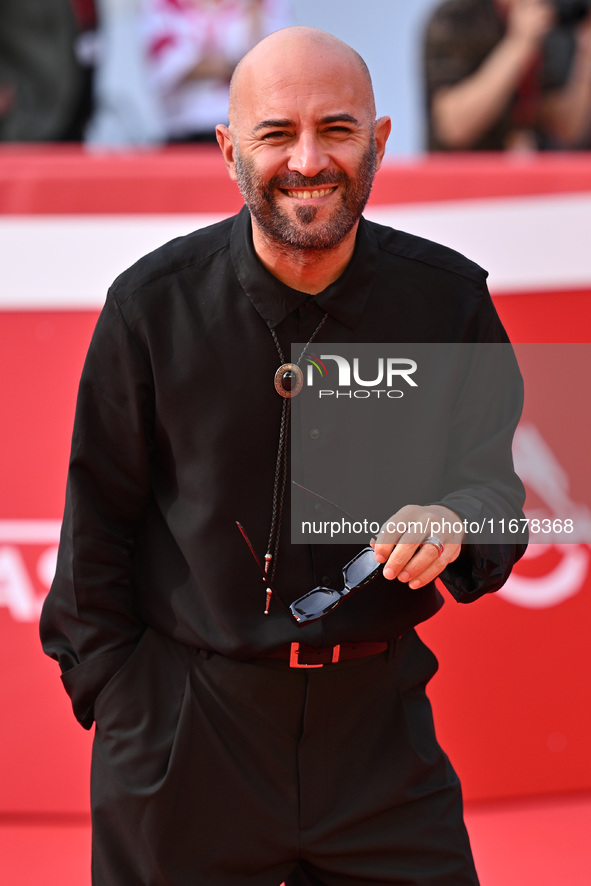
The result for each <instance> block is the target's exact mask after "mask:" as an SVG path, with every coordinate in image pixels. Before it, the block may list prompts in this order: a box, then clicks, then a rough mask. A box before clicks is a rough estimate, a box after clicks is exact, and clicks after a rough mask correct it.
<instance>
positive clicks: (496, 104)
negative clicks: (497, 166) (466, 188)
mask: <svg viewBox="0 0 591 886" xmlns="http://www.w3.org/2000/svg"><path fill="white" fill-rule="evenodd" d="M424 61H425V79H426V90H427V102H428V117H429V145H428V147H429V150H432V151H442V150H481V151H499V150H519V149H521V150H523V149H526V150H528V149H529V150H544V149H545V150H548V149H577V148H588V147H589V146H590V144H591V0H446V2H444V3H442V4H441V5H440V6H438V7H437V8H436V10H435V12H434V13H433V15H432V16H431V18H430V20H429V22H428V25H427V30H426V35H425V59H424Z"/></svg>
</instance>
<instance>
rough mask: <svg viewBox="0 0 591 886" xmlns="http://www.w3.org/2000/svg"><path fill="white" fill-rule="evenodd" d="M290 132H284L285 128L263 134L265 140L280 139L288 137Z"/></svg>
mask: <svg viewBox="0 0 591 886" xmlns="http://www.w3.org/2000/svg"><path fill="white" fill-rule="evenodd" d="M288 137H289V133H287V132H284V131H283V130H280V129H278V130H274V131H273V132H266V133H265V134H264V135H263V141H278V140H279V139H282V138H288Z"/></svg>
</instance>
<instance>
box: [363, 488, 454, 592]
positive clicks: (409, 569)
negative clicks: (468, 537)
mask: <svg viewBox="0 0 591 886" xmlns="http://www.w3.org/2000/svg"><path fill="white" fill-rule="evenodd" d="M454 524H455V526H454ZM460 527H461V531H458V529H459V528H460ZM463 537H464V527H463V524H462V521H461V519H460V517H458V515H457V514H456V513H454V511H451V510H450V509H449V508H445V507H443V506H442V505H427V506H425V507H423V506H421V505H406V506H405V507H403V508H401V509H400V510H399V511H397V512H396V513H395V514H394V515H393V516H392V517H390V519H389V520H387V521H386V523H384V525H383V526H382V528H381V530H380V533H379V535H378V537H377V539H376V541H375V544H374V550H375V555H376V560H377V561H378V562H379V563H384V578H387V579H390V580H392V579H394V578H398V580H399V581H403V582H408V586H409V587H410V588H422V587H423V586H424V585H426V584H428V583H429V582H430V581H433V579H434V578H436V577H437V576H438V575H439V573H440V572H443V570H444V569H445V567H446V566H447V565H448V564H449V563H453V561H454V560H455V559H457V557H458V556H459V554H460V550H461V546H462V539H463ZM430 538H432V539H433V541H429V542H427V539H430ZM436 542H439V544H437V543H436Z"/></svg>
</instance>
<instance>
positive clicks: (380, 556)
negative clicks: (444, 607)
mask: <svg viewBox="0 0 591 886" xmlns="http://www.w3.org/2000/svg"><path fill="white" fill-rule="evenodd" d="M389 129H390V121H389V119H388V118H386V117H380V118H379V119H377V120H376V119H375V108H374V101H373V94H372V89H371V81H370V78H369V74H368V72H367V68H366V67H365V64H364V63H363V61H362V60H361V59H360V57H359V56H358V55H357V53H355V52H354V51H353V50H352V49H351V48H350V47H348V46H346V45H345V44H343V43H341V41H339V40H337V39H335V38H334V37H332V36H330V35H329V34H326V33H324V32H321V31H317V30H315V29H312V28H303V27H297V28H288V29H286V30H283V31H279V32H276V33H275V34H273V35H271V36H270V37H268V38H266V39H265V40H263V41H262V42H261V43H259V44H258V46H256V47H255V48H254V49H253V50H252V51H251V52H250V53H249V54H248V55H247V56H245V58H244V59H243V60H242V62H241V63H240V65H239V66H238V69H237V71H236V73H235V75H234V78H233V82H232V88H231V99H230V109H229V126H227V127H226V126H219V127H218V138H219V142H220V146H221V148H222V151H223V155H224V159H225V162H226V164H227V167H228V170H229V173H230V175H231V177H232V178H233V179H235V180H236V181H237V182H238V184H239V186H240V189H241V191H242V194H243V196H244V199H245V201H246V207H245V208H244V209H243V210H242V212H241V213H240V214H239V215H238V216H237V217H236V218H234V219H229V220H227V221H224V222H221V223H220V224H218V225H214V226H212V227H210V228H207V229H205V230H203V231H198V232H196V233H194V234H190V235H189V236H188V237H185V238H181V239H179V240H176V241H173V242H172V243H170V244H168V245H167V246H165V247H163V248H162V249H160V250H157V251H156V252H155V253H153V254H152V255H150V256H148V257H146V258H145V259H143V260H141V261H140V262H138V263H137V264H136V265H135V266H134V267H133V268H132V269H130V270H129V271H127V272H126V273H124V274H123V275H122V276H121V277H120V278H119V279H118V280H117V281H116V282H115V284H114V285H113V287H112V288H111V290H110V292H109V296H108V298H107V303H106V305H105V308H104V310H103V312H102V314H101V317H100V318H99V321H98V324H97V328H96V332H95V335H94V337H93V341H92V343H91V346H90V349H89V353H88V357H87V361H86V364H85V368H84V372H83V377H82V381H81V387H80V393H79V399H78V406H77V413H76V422H75V430H74V437H73V445H72V457H71V463H70V471H69V480H68V493H67V503H66V514H65V518H64V525H63V531H62V538H61V543H60V554H59V558H58V567H57V573H56V577H55V581H54V584H53V586H52V589H51V591H50V594H49V597H48V599H47V602H46V605H45V608H44V612H43V617H42V625H41V633H42V637H43V642H44V646H45V650H46V651H47V652H48V654H50V655H52V656H53V657H54V658H56V659H58V660H59V662H60V665H61V668H62V672H63V677H62V679H63V681H64V684H65V686H66V689H67V690H68V692H69V693H70V695H71V698H72V702H73V706H74V710H75V712H76V715H77V716H78V719H79V720H80V721H81V722H82V723H83V725H85V726H86V727H87V728H89V727H90V726H91V724H92V722H93V721H96V733H95V741H94V750H93V763H92V810H93V882H94V884H95V886H107V884H109V886H114V884H118V886H140V884H147V883H158V884H167V886H189V884H190V886H197V884H209V883H215V884H219V886H238V884H246V883H250V884H256V886H265V884H269V886H279V884H280V883H281V882H282V881H283V880H285V881H286V882H288V883H290V884H292V883H295V882H303V881H302V880H300V879H297V878H299V877H307V878H308V879H307V880H306V881H305V882H308V883H312V884H327V886H328V884H331V886H337V884H338V886H343V884H353V883H357V884H365V883H370V882H384V883H386V882H388V883H394V882H399V883H402V882H404V883H413V884H414V883H416V884H419V883H420V884H437V886H445V884H447V886H462V884H475V883H477V882H478V881H477V877H476V873H475V871H474V866H473V862H472V858H471V853H470V847H469V843H468V838H467V835H466V832H465V828H464V825H463V821H462V809H461V796H460V789H459V783H458V779H457V776H456V775H455V773H454V771H453V769H452V768H451V766H450V764H449V761H448V760H447V758H446V756H445V755H444V754H443V752H442V751H441V749H440V748H439V746H438V744H437V742H436V740H435V736H434V732H433V726H432V720H431V712H430V707H429V703H428V700H427V698H426V695H425V693H424V685H425V684H426V682H427V681H428V680H429V678H430V677H431V676H432V675H433V673H434V672H435V670H436V661H435V659H434V657H433V655H432V654H431V653H430V652H429V650H427V649H426V647H425V646H424V645H423V644H422V643H421V642H420V641H419V639H418V637H417V635H416V633H415V632H414V630H413V627H414V625H416V624H417V623H418V622H420V621H423V620H424V619H426V618H428V617H430V616H431V615H433V614H434V613H435V612H436V611H437V609H438V608H439V606H440V605H441V598H440V596H439V594H438V592H437V591H436V589H435V587H434V584H433V581H432V580H433V578H434V576H435V575H438V574H440V573H442V572H443V573H444V574H443V578H444V580H445V581H446V583H447V584H448V586H449V587H450V588H451V589H452V591H453V593H454V595H455V596H456V597H457V598H458V599H461V600H463V601H465V602H467V601H468V600H471V599H475V598H477V597H478V596H480V595H481V594H483V593H486V592H488V591H492V590H496V589H497V588H498V587H500V585H501V584H502V583H503V582H504V581H505V579H506V578H507V576H508V574H509V572H510V570H511V567H512V564H513V562H514V561H515V560H516V559H517V558H518V557H519V556H520V554H521V553H522V550H523V547H522V546H519V545H512V544H510V545H499V546H497V547H496V548H493V547H490V546H488V547H486V546H484V547H479V546H478V545H467V544H464V545H463V546H462V545H461V542H462V536H463V532H458V531H457V530H454V529H453V528H452V524H453V521H454V520H455V521H456V522H457V519H458V518H464V517H465V516H466V515H467V514H469V513H470V508H471V507H472V505H471V504H470V502H472V503H473V502H474V501H475V499H474V494H473V493H469V492H467V491H466V489H464V488H462V489H461V490H460V489H459V488H458V487H459V486H463V487H465V486H466V485H470V483H469V482H468V480H467V476H468V475H469V474H470V475H471V476H472V481H470V482H473V481H474V476H475V475H476V474H477V473H478V471H479V470H480V468H481V467H482V466H481V465H480V467H479V461H480V457H479V455H478V452H479V451H481V449H487V447H488V440H489V438H492V437H495V438H496V440H497V442H499V441H500V448H501V450H502V452H503V455H502V458H501V459H500V460H497V464H498V465H500V467H499V473H500V474H502V475H503V477H502V480H503V484H502V489H503V492H502V494H501V495H500V496H499V494H498V493H497V492H494V491H493V492H491V490H490V488H489V487H490V483H489V482H488V480H484V479H483V480H482V482H481V483H480V484H479V492H481V493H482V502H485V503H486V504H482V502H480V503H479V504H478V507H482V508H484V511H485V513H487V514H488V513H493V512H494V510H495V508H500V509H501V510H502V512H503V513H507V514H509V513H511V514H513V515H515V514H519V512H520V505H521V502H522V498H523V490H522V487H521V486H520V484H519V481H517V479H516V478H515V476H514V474H513V472H512V466H511V458H510V440H511V436H512V432H513V429H514V425H515V422H516V421H517V418H518V414H519V408H518V407H513V406H509V405H508V403H509V399H510V398H508V397H507V392H506V391H501V392H500V394H499V397H498V398H497V395H496V393H495V392H494V386H493V390H492V392H489V395H488V397H487V398H486V399H487V402H486V403H485V406H484V410H482V411H483V413H485V414H483V415H482V416H479V417H476V424H477V425H479V424H480V421H482V428H484V432H483V433H481V432H480V430H478V431H477V434H478V440H477V441H475V439H474V433H473V432H468V431H463V433H462V438H464V437H465V438H466V439H468V438H470V439H471V444H470V446H471V448H470V451H466V452H465V453H463V454H462V457H461V459H460V461H461V462H462V465H465V470H466V473H465V474H464V473H463V471H464V468H462V469H461V470H460V469H459V468H457V467H456V468H452V469H451V473H449V472H448V469H447V467H445V468H444V466H443V462H446V463H447V461H448V459H447V457H444V458H443V461H441V465H440V468H439V469H438V473H439V475H440V476H441V477H443V475H444V474H445V476H446V477H448V476H449V477H453V478H454V479H453V481H452V480H450V481H449V482H447V481H446V482H445V483H443V482H441V483H440V484H439V486H438V492H439V493H440V498H442V499H443V501H441V500H439V498H436V499H435V503H433V504H429V502H425V503H424V504H423V505H420V506H419V505H407V506H406V507H405V508H404V509H403V510H402V511H399V513H398V514H395V515H394V516H395V517H397V516H398V517H401V519H402V517H404V519H408V518H409V517H410V516H412V517H414V518H417V519H421V520H424V522H425V526H429V525H430V522H429V521H432V520H439V521H441V522H443V521H444V520H447V521H448V524H447V526H446V527H445V528H442V529H441V531H440V532H439V533H438V535H437V536H436V537H433V538H430V539H429V540H427V538H426V536H428V535H431V534H433V533H429V532H428V531H427V532H426V533H425V534H423V535H421V536H420V538H418V539H417V538H416V537H415V536H414V535H413V533H411V532H408V533H407V532H405V531H404V528H402V530H397V529H396V528H395V529H393V530H388V529H385V531H384V532H383V533H381V534H380V535H379V536H378V538H377V541H376V547H375V558H374V559H377V560H378V561H379V562H380V563H383V564H384V568H383V575H381V576H379V577H377V578H376V579H375V580H374V581H373V582H372V584H371V585H368V587H367V588H366V589H364V590H360V591H358V592H357V593H356V594H354V595H351V599H347V600H345V601H344V602H343V603H342V605H341V606H339V607H338V608H337V609H335V610H334V611H331V612H330V613H329V614H327V615H326V617H324V618H318V619H315V620H313V621H311V622H309V623H305V624H298V623H297V622H296V620H295V619H294V618H293V617H291V615H290V613H289V611H287V607H289V604H290V603H292V602H293V601H295V600H296V599H297V598H299V597H301V596H303V595H305V593H306V592H307V591H308V590H309V589H313V588H316V587H317V586H319V585H324V586H326V587H329V588H338V587H340V586H339V585H337V584H335V582H337V581H338V580H339V577H340V576H341V569H342V567H343V565H344V564H345V563H347V561H349V560H351V558H352V557H353V555H354V554H355V553H356V552H357V551H358V546H357V547H355V546H351V545H349V546H341V545H336V546H331V545H323V544H320V545H299V544H291V543H290V539H289V533H288V529H287V524H288V522H289V520H288V516H287V509H283V508H282V507H281V500H282V499H283V497H287V492H286V491H285V489H284V487H285V486H286V483H285V476H284V472H283V466H284V464H285V458H286V451H285V437H286V434H285V419H286V412H285V406H284V404H285V403H286V402H287V401H288V397H286V396H285V394H286V392H287V389H288V388H289V385H287V384H284V383H285V379H286V378H287V375H289V373H291V372H293V373H295V374H297V371H296V369H294V368H293V367H294V364H293V363H291V364H289V365H290V366H291V367H292V368H291V369H286V367H285V365H283V364H285V362H286V357H285V355H286V354H287V353H288V352H289V347H290V344H291V343H292V342H297V341H300V342H301V341H303V342H311V341H314V342H316V343H322V345H321V347H324V346H325V344H326V343H328V342H332V343H334V342H343V341H344V342H382V341H384V340H386V341H388V340H389V339H390V340H392V339H394V340H395V336H399V338H398V340H401V341H407V342H416V341H421V340H424V341H427V342H429V341H432V342H440V341H443V342H460V341H464V342H471V341H472V342H474V341H479V340H482V341H489V342H505V341H506V337H505V334H504V332H503V330H502V327H501V325H500V323H499V320H498V318H497V316H496V314H495V312H494V309H493V307H492V304H491V301H490V298H489V296H488V293H487V291H486V284H485V272H483V271H482V270H481V269H480V268H478V267H477V266H476V265H474V264H473V263H471V262H469V261H468V260H467V259H464V258H463V257H461V256H459V255H458V254H457V253H454V252H452V251H450V250H448V249H445V248H443V247H439V246H436V245H435V244H432V243H428V242H427V241H422V240H419V239H417V238H414V237H411V236H409V235H406V234H400V233H399V232H394V231H391V230H390V229H387V228H382V227H381V226H379V225H373V224H370V223H368V222H366V221H364V220H363V219H362V218H361V213H362V210H363V207H364V205H365V202H366V200H367V198H368V195H369V192H370V188H371V183H372V181H373V177H374V174H375V171H376V170H377V168H378V167H379V165H380V162H381V160H382V157H383V154H384V148H385V144H386V139H387V136H388V133H389ZM402 329H403V331H401V330H402ZM279 364H282V365H281V366H280V365H279ZM278 369H279V370H280V372H279V377H280V385H279V387H277V382H274V377H275V376H276V374H277V371H278ZM286 373H287V375H286ZM281 384H284V390H283V394H282V396H278V393H280V390H279V388H280V387H281ZM516 384H517V387H519V381H518V380H516ZM290 393H291V391H290ZM467 396H468V394H467V393H466V392H464V395H463V397H464V398H465V397H467ZM457 418H458V415H457V414H454V416H453V421H454V424H455V422H456V419H457ZM451 420H452V417H451V415H450V418H449V422H451ZM442 421H445V419H444V418H443V417H442ZM491 422H492V424H491ZM452 433H453V430H452V428H451V426H450V427H449V428H445V427H441V428H437V440H438V441H439V445H438V448H439V450H440V453H441V454H443V455H444V456H445V451H444V450H445V447H444V446H443V443H442V442H441V441H443V440H444V439H445V437H446V436H447V435H451V434H452ZM312 438H313V439H314V440H316V439H317V438H318V435H317V434H313V435H312V437H311V439H312ZM450 439H451V437H450ZM370 442H371V447H372V448H373V447H374V446H378V444H379V441H377V440H376V441H374V440H372V441H370ZM458 445H459V446H462V445H463V444H462V442H461V440H460V441H459V442H458ZM356 467H358V466H351V469H352V470H353V469H355V468H356ZM359 467H361V466H359ZM429 467H430V466H426V470H427V469H428V468H429ZM458 471H459V473H458ZM397 472H398V474H399V475H400V476H401V474H402V473H403V471H400V469H399V468H397V467H396V466H393V465H389V464H387V463H384V482H390V481H389V479H388V477H387V476H386V474H396V473H397ZM460 474H461V475H462V480H461V481H460V479H459V476H460ZM480 486H481V487H482V488H481V489H480ZM446 495H447V497H446ZM491 496H492V497H491ZM450 503H453V505H454V508H453V509H452V508H451V506H450ZM489 506H490V509H489ZM464 508H465V510H464ZM393 510H394V509H393ZM237 521H239V522H240V523H241V524H242V525H243V527H244V529H245V530H246V532H247V535H248V544H247V543H245V540H244V539H243V538H242V537H241V534H240V532H239V531H238V528H237V526H236V522H237ZM415 534H416V533H415ZM420 542H425V543H424V544H423V545H422V546H421V545H420ZM249 545H250V547H251V550H249ZM265 551H267V552H268V556H266V555H265ZM253 553H254V555H255V557H253V556H252V554H253ZM265 556H266V559H267V567H268V575H267V580H266V581H265V583H263V582H262V581H261V577H260V575H259V571H258V566H257V564H256V563H255V558H256V559H258V560H259V562H260V563H261V565H262V561H263V558H264V557H265ZM374 565H375V563H374ZM341 581H342V579H341ZM276 595H277V596H279V600H276V599H275V596H276ZM282 603H283V604H284V605H285V606H286V608H284V605H281V604H282ZM294 878H295V879H294Z"/></svg>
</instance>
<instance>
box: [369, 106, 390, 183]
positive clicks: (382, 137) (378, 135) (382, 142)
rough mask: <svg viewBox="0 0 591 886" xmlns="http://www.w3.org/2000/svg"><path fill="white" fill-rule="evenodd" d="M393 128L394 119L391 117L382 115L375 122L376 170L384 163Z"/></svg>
mask: <svg viewBox="0 0 591 886" xmlns="http://www.w3.org/2000/svg"><path fill="white" fill-rule="evenodd" d="M391 129H392V121H391V120H390V118H389V117H380V118H379V119H378V120H376V122H375V123H374V130H373V132H374V137H375V140H376V172H377V170H378V169H379V168H380V166H381V165H382V160H383V159H384V151H385V150H386V142H387V141H388V136H389V135H390V130H391Z"/></svg>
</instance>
